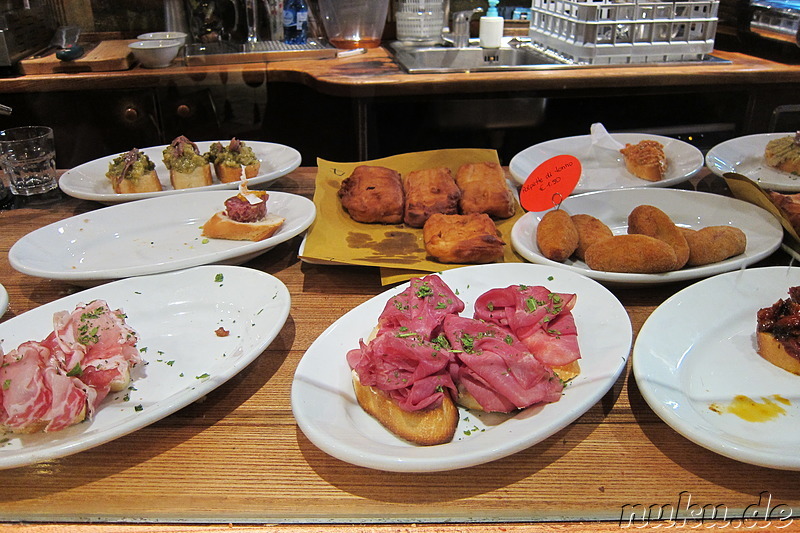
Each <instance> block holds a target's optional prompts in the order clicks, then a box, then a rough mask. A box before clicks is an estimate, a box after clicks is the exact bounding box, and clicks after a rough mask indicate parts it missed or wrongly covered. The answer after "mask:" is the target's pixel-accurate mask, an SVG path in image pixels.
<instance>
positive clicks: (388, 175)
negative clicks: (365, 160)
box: [338, 165, 405, 224]
mask: <svg viewBox="0 0 800 533" xmlns="http://www.w3.org/2000/svg"><path fill="white" fill-rule="evenodd" d="M338 196H339V200H340V201H341V202H342V207H344V209H345V210H346V211H347V213H348V214H349V215H350V218H352V219H353V220H355V221H356V222H366V223H376V222H377V223H381V224H399V223H401V222H402V221H403V208H404V204H405V201H404V196H403V183H402V181H401V180H400V174H398V173H397V172H396V171H394V170H392V169H389V168H385V167H378V166H369V165H360V166H358V167H356V168H355V170H353V173H352V174H351V175H350V176H349V177H347V178H345V179H344V180H343V181H342V184H341V186H340V188H339V192H338Z"/></svg>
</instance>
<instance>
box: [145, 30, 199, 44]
mask: <svg viewBox="0 0 800 533" xmlns="http://www.w3.org/2000/svg"><path fill="white" fill-rule="evenodd" d="M188 37H189V35H188V34H186V33H183V32H182V31H153V32H150V33H143V34H141V35H138V36H136V38H137V39H138V40H140V41H162V40H165V39H170V40H175V41H180V42H181V44H186V39H187V38H188Z"/></svg>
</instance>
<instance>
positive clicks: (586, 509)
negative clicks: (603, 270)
mask: <svg viewBox="0 0 800 533" xmlns="http://www.w3.org/2000/svg"><path fill="white" fill-rule="evenodd" d="M314 177H315V169H313V168H300V169H297V170H296V171H294V172H292V173H291V174H289V175H288V176H285V177H283V178H281V179H279V180H277V181H276V182H274V183H273V184H272V185H271V189H274V190H282V191H288V192H292V193H296V194H301V195H304V196H307V197H310V196H311V195H312V194H313V189H314ZM99 207H102V206H101V205H99V204H96V203H93V202H88V201H80V200H76V199H72V198H64V199H63V200H60V201H58V202H56V203H51V204H47V205H42V206H38V207H37V206H35V205H30V206H28V207H20V208H18V209H13V210H10V211H0V227H2V228H3V231H2V232H0V279H2V283H3V285H4V286H5V287H6V289H7V290H8V292H9V295H10V302H11V304H10V308H9V310H8V311H7V312H6V313H5V314H4V315H3V316H2V318H0V320H2V321H5V320H8V319H10V318H12V317H14V316H18V315H20V314H22V313H24V312H26V311H28V310H30V309H33V308H35V307H37V306H39V305H42V304H44V303H47V302H50V301H53V300H55V299H57V298H60V297H63V296H65V295H67V294H72V293H74V292H76V291H78V290H80V289H79V288H78V287H75V286H72V285H69V284H67V283H63V282H59V281H51V280H46V279H39V278H34V277H30V276H26V275H23V274H21V273H19V272H17V271H15V270H13V269H12V268H11V266H10V265H9V262H8V251H9V248H10V247H11V246H12V244H13V243H14V242H16V240H18V239H19V238H21V237H22V236H23V235H25V234H26V233H28V232H30V231H32V230H34V229H36V228H38V227H42V226H45V225H47V224H50V223H52V222H55V221H58V220H61V219H63V218H66V217H69V216H73V215H77V214H80V213H85V212H88V211H91V210H94V209H97V208H99ZM300 240H301V239H300V237H297V238H295V239H292V240H291V241H289V242H286V243H284V244H281V245H279V246H277V247H275V248H273V249H272V250H270V251H269V252H267V253H264V254H263V255H261V256H259V257H257V258H255V259H253V260H251V261H250V262H249V263H247V264H246V265H245V266H248V267H251V268H255V269H259V270H262V271H265V272H268V273H270V274H272V275H274V276H276V277H277V278H278V279H280V280H281V281H282V282H283V283H284V284H285V285H286V286H287V288H288V289H289V292H290V293H291V298H292V308H291V314H290V316H289V319H288V321H287V322H286V325H285V326H284V328H283V329H282V331H281V333H280V334H279V335H278V337H277V338H276V339H275V341H274V342H273V343H272V344H271V345H270V346H269V348H268V349H267V350H266V351H265V352H264V353H263V354H261V356H260V357H259V358H258V359H257V360H256V361H254V362H253V363H252V364H251V365H250V366H249V367H248V368H246V369H244V370H243V371H242V372H241V373H240V374H238V375H237V376H236V377H234V378H233V379H232V380H231V381H229V382H228V383H226V384H224V385H222V386H221V387H220V388H218V389H216V390H215V391H213V392H212V393H210V394H209V395H208V396H207V398H206V399H205V400H204V401H202V402H199V403H194V404H192V405H190V406H188V407H186V408H184V409H182V410H180V411H179V412H177V413H175V414H173V415H171V416H169V417H167V418H165V419H163V420H161V421H160V422H157V423H155V424H153V425H151V426H148V427H146V428H143V429H140V430H138V431H136V432H134V433H132V434H130V435H128V436H125V437H121V438H118V439H116V440H114V441H112V442H109V443H107V444H104V445H102V446H99V447H97V448H94V449H92V450H88V451H85V452H82V453H78V454H75V455H72V456H69V457H65V458H63V459H58V460H53V461H47V462H44V463H40V464H36V465H32V466H28V467H21V468H15V469H10V470H5V471H3V472H2V478H3V490H2V491H0V522H1V523H0V531H11V530H19V531H23V532H25V531H28V532H53V531H59V532H60V531H86V532H97V533H100V532H103V533H110V532H115V531H123V530H124V531H140V532H155V531H168V532H176V533H177V532H200V531H208V532H219V531H253V530H255V529H258V530H265V531H274V532H279V533H282V532H286V531H306V532H321V531H326V532H330V531H333V532H334V533H336V532H348V533H355V532H362V531H376V530H377V531H390V530H392V531H414V532H418V533H434V532H445V533H447V532H453V533H454V532H475V533H477V532H479V531H480V532H484V531H485V532H488V533H496V532H500V531H504V532H512V533H513V532H518V531H532V530H534V531H610V530H612V529H616V527H617V525H618V521H619V519H620V517H621V516H623V515H624V509H625V508H626V507H625V506H626V505H627V506H637V505H638V506H643V507H639V509H644V508H646V507H648V506H657V508H661V509H666V508H667V507H663V506H669V505H672V506H675V507H678V506H682V505H687V504H688V505H697V506H699V507H702V506H706V505H713V506H720V505H723V506H724V507H725V508H726V509H727V510H728V513H729V515H728V519H732V518H734V517H735V516H741V513H742V512H743V511H744V510H746V509H750V510H751V511H752V510H753V509H756V508H759V509H762V510H763V506H764V505H766V504H767V497H769V498H771V500H770V504H769V505H771V506H772V507H773V508H774V507H775V506H776V505H780V504H782V505H785V506H788V507H791V508H792V509H794V510H795V512H796V511H797V510H800V476H797V475H795V474H793V473H789V472H784V471H779V470H772V469H768V468H761V467H756V466H751V465H748V464H744V463H739V462H736V461H733V460H730V459H726V458H724V457H722V456H719V455H717V454H715V453H712V452H710V451H708V450H706V449H704V448H702V447H700V446H697V445H695V444H693V443H691V442H690V441H688V440H687V439H685V438H683V437H682V436H680V435H679V434H677V433H676V432H675V431H673V430H672V429H671V428H669V427H668V426H667V425H666V424H665V423H664V422H662V421H661V420H660V419H659V418H658V417H657V416H656V415H655V414H654V413H653V411H651V410H650V408H649V407H648V406H647V404H646V403H645V401H644V399H643V398H642V395H641V394H640V392H639V390H638V388H637V386H636V383H635V381H634V380H633V378H632V374H631V368H630V363H629V366H628V368H627V369H626V370H624V371H623V373H622V376H621V377H620V378H619V380H618V381H617V383H616V384H615V385H614V386H613V387H612V389H611V390H610V391H609V392H608V393H607V394H606V395H605V396H604V397H603V398H602V400H601V401H599V402H598V403H597V404H596V405H595V406H593V407H592V408H591V409H589V411H588V412H586V413H585V414H584V415H583V416H581V417H580V418H579V419H578V420H576V421H575V422H574V423H572V424H570V425H569V426H568V427H567V428H565V429H563V430H562V431H560V432H558V433H557V434H556V435H554V436H552V437H551V438H548V439H546V440H545V441H543V442H541V443H539V444H537V445H534V446H532V447H530V448H528V449H526V450H524V451H521V452H519V453H516V454H514V455H512V456H510V457H507V458H504V459H501V460H498V461H494V462H491V463H488V464H484V465H481V466H477V467H473V468H469V469H463V470H457V471H452V472H437V473H430V474H398V473H389V472H382V471H375V470H370V469H366V468H361V467H356V466H352V465H349V464H347V463H344V462H342V461H339V460H337V459H334V458H332V457H330V456H328V455H327V454H325V453H323V452H322V451H320V450H319V449H318V448H316V447H315V446H314V445H313V444H312V443H311V442H309V440H308V439H307V438H306V437H305V436H304V435H303V433H302V432H301V431H300V430H299V429H298V427H297V425H296V423H295V420H294V418H293V416H292V411H291V407H290V387H291V382H292V377H293V374H294V370H295V368H296V366H297V363H298V361H299V360H300V358H301V357H302V356H303V354H304V352H305V351H306V349H307V348H308V347H309V346H310V344H311V343H312V342H313V341H314V340H315V339H316V338H317V337H318V336H319V335H320V334H321V333H322V332H323V331H324V330H325V329H326V328H327V327H328V326H329V325H330V324H331V323H333V322H334V321H336V320H337V319H338V318H339V317H340V316H342V315H343V314H344V313H345V312H346V311H348V310H350V309H352V308H353V307H355V306H357V305H358V304H360V303H362V302H364V301H366V300H367V299H369V298H371V297H372V296H374V295H376V294H380V293H381V292H383V291H384V290H385V288H383V287H381V285H380V280H379V276H378V271H377V270H376V269H373V268H368V267H352V266H323V265H311V264H306V263H303V262H301V261H300V260H299V259H298V257H297V249H298V246H299V244H300ZM788 262H789V258H788V257H787V256H786V255H784V254H783V253H781V252H776V254H774V255H773V256H771V257H770V258H769V259H768V260H766V261H765V262H764V264H788ZM686 285H687V283H676V284H669V285H664V286H656V287H648V288H613V289H612V291H613V293H614V294H615V295H616V296H617V297H618V298H619V299H620V301H621V302H622V303H623V304H624V306H625V309H626V310H627V312H628V314H629V316H630V319H631V321H632V324H633V331H634V334H636V333H638V332H639V330H640V328H641V326H642V324H643V323H644V321H645V320H646V319H647V317H648V316H649V315H650V313H651V312H652V311H653V310H654V309H655V308H656V307H657V306H658V305H659V304H661V303H662V302H663V301H664V300H665V299H666V298H668V297H669V296H671V295H672V294H674V293H675V292H676V291H677V290H679V289H681V288H683V287H685V286H686ZM6 348H9V347H6ZM332 356H335V354H332ZM687 498H691V500H690V503H688V502H687ZM759 506H760V507H759ZM695 508H697V507H695ZM628 509H630V507H628ZM759 516H761V517H763V514H762V515H759ZM597 520H601V521H606V522H603V523H596V522H595V521H597ZM120 521H123V522H128V521H130V522H135V523H136V525H134V524H125V525H122V524H119V522H120ZM476 521H477V522H490V523H491V524H481V523H478V524H477V525H476V524H475V522H476ZM40 522H41V523H42V524H39V523H40ZM546 522H557V524H547V523H546ZM89 523H92V525H88V524H89ZM162 523H166V524H169V523H172V524H183V525H173V526H171V527H167V526H166V525H164V524H162ZM275 523H277V524H284V525H283V526H264V524H275ZM527 523H535V524H538V526H536V527H532V526H530V525H526V524H527ZM758 523H759V524H760V525H761V526H765V522H764V521H763V518H762V519H761V521H759V522H758ZM45 524H51V525H45ZM203 524H205V525H203ZM226 524H232V525H231V526H227V525H226ZM303 524H305V525H303ZM331 524H339V525H340V526H336V527H334V526H333V525H331ZM359 524H360V525H359ZM470 524H471V525H470ZM650 525H651V526H653V524H650ZM706 525H707V524H706ZM773 525H778V524H777V523H775V524H773ZM780 525H784V524H780ZM256 526H258V527H256ZM645 526H647V524H645V523H640V522H636V521H634V523H633V525H632V526H629V527H636V528H641V527H645ZM678 527H681V526H680V525H678ZM683 527H690V526H687V525H686V524H684V525H683ZM786 530H790V529H789V528H787V529H786Z"/></svg>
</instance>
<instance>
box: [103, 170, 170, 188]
mask: <svg viewBox="0 0 800 533" xmlns="http://www.w3.org/2000/svg"><path fill="white" fill-rule="evenodd" d="M111 187H112V188H113V189H114V192H115V193H118V194H133V193H143V192H156V191H161V190H163V188H162V187H161V182H160V181H159V179H158V174H156V171H155V170H151V171H150V172H147V173H145V174H142V177H140V178H137V179H125V178H123V179H121V180H119V182H117V181H115V180H112V181H111Z"/></svg>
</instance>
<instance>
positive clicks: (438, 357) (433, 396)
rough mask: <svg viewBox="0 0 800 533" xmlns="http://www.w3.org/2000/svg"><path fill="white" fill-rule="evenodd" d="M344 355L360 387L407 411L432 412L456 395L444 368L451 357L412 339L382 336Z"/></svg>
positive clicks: (392, 335)
mask: <svg viewBox="0 0 800 533" xmlns="http://www.w3.org/2000/svg"><path fill="white" fill-rule="evenodd" d="M359 345H360V346H359V348H356V349H354V350H350V351H349V352H348V353H347V362H348V364H349V365H350V368H352V369H353V370H355V372H356V374H358V379H359V381H360V382H361V384H362V385H365V386H369V387H375V388H376V389H380V390H382V391H384V392H386V393H387V394H388V395H389V396H390V397H391V398H392V399H393V400H394V401H396V402H397V404H398V405H399V406H400V407H401V408H402V409H404V410H406V411H417V410H421V409H428V408H435V407H438V406H439V405H441V403H442V398H443V396H444V394H450V391H453V392H455V385H454V384H453V382H452V380H451V378H450V374H449V373H448V371H447V366H448V364H449V363H450V355H449V353H448V352H447V351H444V350H441V349H440V348H439V347H438V346H436V345H434V344H431V343H428V342H424V341H419V340H418V339H416V338H414V336H404V335H402V334H400V335H398V334H394V333H384V334H380V335H378V336H377V337H375V338H374V339H373V340H372V341H370V343H369V344H365V343H364V341H363V340H362V341H360V342H359Z"/></svg>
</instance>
